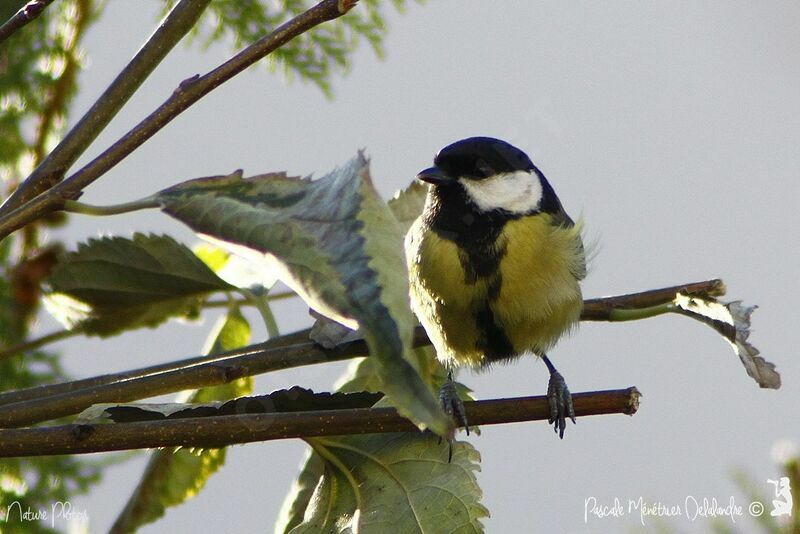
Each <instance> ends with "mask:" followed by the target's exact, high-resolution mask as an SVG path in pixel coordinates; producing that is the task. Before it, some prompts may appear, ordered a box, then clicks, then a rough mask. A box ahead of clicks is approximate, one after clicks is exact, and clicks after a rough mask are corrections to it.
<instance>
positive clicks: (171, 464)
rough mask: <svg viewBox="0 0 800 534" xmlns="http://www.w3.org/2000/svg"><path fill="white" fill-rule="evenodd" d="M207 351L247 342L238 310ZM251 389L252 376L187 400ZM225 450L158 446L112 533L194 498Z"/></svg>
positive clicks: (219, 397) (223, 324)
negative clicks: (173, 449)
mask: <svg viewBox="0 0 800 534" xmlns="http://www.w3.org/2000/svg"><path fill="white" fill-rule="evenodd" d="M211 339H212V340H213V341H212V342H211V343H209V353H216V352H223V351H226V350H232V349H235V348H238V347H241V346H244V345H246V344H247V343H248V342H249V341H250V325H249V323H248V322H247V320H246V319H245V318H244V316H242V314H241V313H240V312H239V310H238V309H234V310H232V311H231V312H230V313H229V314H228V316H227V317H226V318H225V319H224V321H221V322H220V323H219V326H218V328H217V329H216V330H215V331H214V332H213V333H212V336H211ZM252 390H253V379H252V377H245V378H240V379H238V380H234V381H233V382H230V383H228V384H223V385H220V386H214V387H210V388H203V389H199V390H197V391H195V392H194V393H193V394H191V396H190V398H189V401H190V402H194V403H203V402H205V403H209V402H213V401H218V400H225V399H230V398H232V397H238V396H241V395H246V394H248V393H250V392H251V391H252ZM225 452H226V449H203V450H201V451H189V450H186V449H178V450H175V451H174V452H173V451H172V450H166V449H162V450H159V451H156V452H154V453H152V454H151V456H150V460H149V461H148V463H147V467H146V468H145V472H144V474H143V475H142V479H141V480H140V482H139V484H138V486H137V487H136V489H135V490H134V492H133V494H132V495H131V497H130V499H129V500H128V503H127V504H126V506H125V508H124V509H123V511H122V513H121V514H120V515H119V517H118V518H117V520H116V521H115V523H114V526H113V527H112V530H113V531H114V532H133V531H134V530H136V529H138V528H139V527H141V526H142V525H145V524H147V523H152V522H153V521H155V520H156V519H158V518H159V517H161V516H163V515H164V512H165V511H166V509H167V508H168V507H170V506H176V505H178V504H181V503H182V502H184V501H185V500H186V499H189V498H191V497H194V496H195V495H196V494H197V493H198V492H200V490H202V489H203V487H204V486H205V484H206V481H207V480H208V478H209V477H210V476H211V475H213V474H214V473H215V472H216V471H217V470H218V469H219V468H220V467H221V466H222V464H224V463H225Z"/></svg>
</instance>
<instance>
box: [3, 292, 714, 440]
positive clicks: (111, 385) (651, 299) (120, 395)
mask: <svg viewBox="0 0 800 534" xmlns="http://www.w3.org/2000/svg"><path fill="white" fill-rule="evenodd" d="M686 288H689V289H688V290H687V289H686ZM676 291H682V292H688V293H691V294H695V295H700V294H712V293H710V292H713V294H714V295H716V296H720V295H721V294H722V293H723V292H724V285H723V284H722V282H721V281H720V280H709V281H707V282H697V283H693V284H683V285H680V286H673V287H670V288H663V289H655V290H650V291H644V292H641V293H634V294H629V295H621V296H619V297H603V298H600V299H591V300H587V301H586V302H585V304H586V306H585V308H584V316H583V317H582V318H583V319H584V320H592V321H600V320H605V321H608V320H610V319H609V317H610V316H611V314H612V312H613V311H614V310H618V309H620V308H633V307H635V306H634V304H635V305H638V306H640V307H642V308H648V307H650V306H656V305H659V304H661V303H663V301H664V300H665V298H666V295H668V294H670V293H672V295H673V297H672V298H674V295H675V292H676ZM586 310H589V315H588V317H587V316H586ZM308 334H309V331H308V330H304V331H300V332H295V333H294V334H289V335H286V336H280V337H276V338H273V339H270V340H269V341H267V342H265V343H263V344H258V345H251V346H249V347H243V348H241V349H237V350H234V351H230V352H227V353H224V354H214V355H209V356H200V357H196V358H190V359H186V360H182V361H176V362H171V363H168V364H162V365H157V366H153V367H148V368H144V369H138V370H133V371H128V372H125V373H118V374H111V375H103V376H99V377H94V378H87V379H83V380H78V381H74V382H66V383H62V384H55V385H51V386H38V387H34V388H28V389H23V390H18V391H10V392H7V393H1V394H0V427H13V426H25V425H31V424H34V423H38V422H41V421H47V420H50V419H56V418H58V417H63V416H67V415H73V414H76V413H79V412H80V411H82V410H84V409H86V408H88V407H89V406H91V405H92V404H95V403H99V402H129V401H133V400H138V399H144V398H148V397H153V396H156V395H161V394H165V393H171V392H175V391H181V390H184V389H196V388H200V387H205V386H209V385H216V384H220V383H225V382H230V381H232V380H235V379H237V378H241V377H243V376H253V375H256V374H261V373H267V372H271V371H277V370H281V369H288V368H290V367H299V366H302V365H311V364H315V363H324V362H331V361H340V360H346V359H350V358H357V357H361V356H368V355H369V350H368V349H367V346H366V343H364V342H363V341H361V340H359V341H352V342H349V343H343V344H341V345H339V346H338V347H335V348H333V349H324V348H323V347H321V346H320V345H317V344H316V343H314V342H313V341H310V340H309V339H308ZM424 345H430V340H429V339H428V337H427V335H426V334H425V331H424V330H423V329H422V327H417V329H416V330H415V331H414V340H413V346H414V347H420V346H424Z"/></svg>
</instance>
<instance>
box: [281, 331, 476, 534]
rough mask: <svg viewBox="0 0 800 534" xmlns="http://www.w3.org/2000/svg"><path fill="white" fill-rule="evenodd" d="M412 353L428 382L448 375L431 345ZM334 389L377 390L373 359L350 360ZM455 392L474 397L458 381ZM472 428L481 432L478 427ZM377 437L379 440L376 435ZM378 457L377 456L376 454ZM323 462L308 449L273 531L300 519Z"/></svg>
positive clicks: (284, 529)
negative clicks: (308, 451)
mask: <svg viewBox="0 0 800 534" xmlns="http://www.w3.org/2000/svg"><path fill="white" fill-rule="evenodd" d="M414 355H415V356H416V358H417V359H418V362H419V369H420V370H421V372H422V376H423V377H424V378H425V379H426V381H427V382H430V383H433V384H436V385H437V387H438V386H439V385H441V384H442V383H443V382H444V380H445V378H446V377H447V371H446V370H445V369H444V367H443V366H442V364H441V363H439V360H438V359H436V354H435V351H434V349H433V347H431V346H426V347H419V348H417V349H414ZM335 389H336V390H337V391H339V392H359V391H379V390H380V379H379V375H378V371H377V370H376V365H375V360H374V359H373V358H357V359H354V360H352V361H351V362H350V365H349V366H348V370H347V371H346V372H345V373H344V375H343V376H342V377H341V378H340V379H339V381H338V382H337V384H336V386H335ZM456 391H457V392H458V395H459V396H460V397H461V398H462V399H463V400H474V398H473V397H472V395H471V391H470V390H469V388H467V387H466V386H464V385H463V384H461V383H456ZM385 401H386V399H385V398H384V399H381V400H380V401H378V402H377V403H376V404H375V406H380V405H385V404H386V402H385ZM472 430H473V431H475V432H477V433H480V432H479V429H478V428H477V427H472ZM383 436H385V439H386V440H387V441H388V440H392V439H393V437H392V436H391V435H387V434H383ZM376 439H380V438H378V437H377V436H376ZM379 456H380V455H379ZM324 467H325V464H324V462H323V460H322V458H320V456H319V455H318V454H317V453H315V452H310V453H309V454H308V455H307V456H306V460H305V462H304V464H303V467H302V469H301V471H300V474H299V475H298V478H297V480H296V481H295V482H294V484H293V485H292V488H291V490H290V491H289V494H288V495H287V496H286V499H285V500H284V503H283V506H282V507H281V513H280V515H279V518H278V521H277V522H276V524H275V533H276V534H283V533H286V532H289V531H290V530H291V529H292V528H294V527H295V526H297V525H299V524H300V523H301V522H302V521H303V517H304V515H305V511H306V509H307V508H308V506H309V503H310V502H311V497H312V495H313V493H314V490H315V488H316V486H317V485H318V484H327V483H328V482H324V481H322V480H321V479H322V478H323V477H324V476H330V475H331V472H330V471H326V470H325V469H324Z"/></svg>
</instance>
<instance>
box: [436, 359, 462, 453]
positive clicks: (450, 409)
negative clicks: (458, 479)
mask: <svg viewBox="0 0 800 534" xmlns="http://www.w3.org/2000/svg"><path fill="white" fill-rule="evenodd" d="M439 402H441V403H442V408H444V411H445V413H446V414H447V415H449V416H450V417H452V418H453V419H454V420H455V421H456V424H459V425H463V426H464V428H465V429H466V430H467V435H468V436H469V425H468V424H467V412H466V411H465V410H464V403H463V402H462V401H461V398H460V397H459V396H458V392H457V391H456V383H455V382H453V371H452V370H448V371H447V379H446V380H445V381H444V383H443V384H442V387H441V388H439ZM447 441H448V446H449V447H450V451H449V452H448V455H447V462H448V463H450V461H451V460H452V459H453V439H449V440H447ZM441 442H442V438H441V437H440V438H439V443H441Z"/></svg>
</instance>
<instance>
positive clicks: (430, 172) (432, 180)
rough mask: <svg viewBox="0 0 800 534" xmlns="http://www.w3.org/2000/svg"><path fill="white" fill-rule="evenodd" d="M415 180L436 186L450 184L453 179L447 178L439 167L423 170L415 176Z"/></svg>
mask: <svg viewBox="0 0 800 534" xmlns="http://www.w3.org/2000/svg"><path fill="white" fill-rule="evenodd" d="M417 180H422V181H423V182H428V183H429V184H433V185H438V184H444V183H447V182H451V181H452V180H453V179H452V178H450V177H449V176H447V175H446V174H445V173H444V171H443V170H442V169H440V168H439V167H431V168H429V169H425V170H424V171H421V172H420V173H419V174H417Z"/></svg>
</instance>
